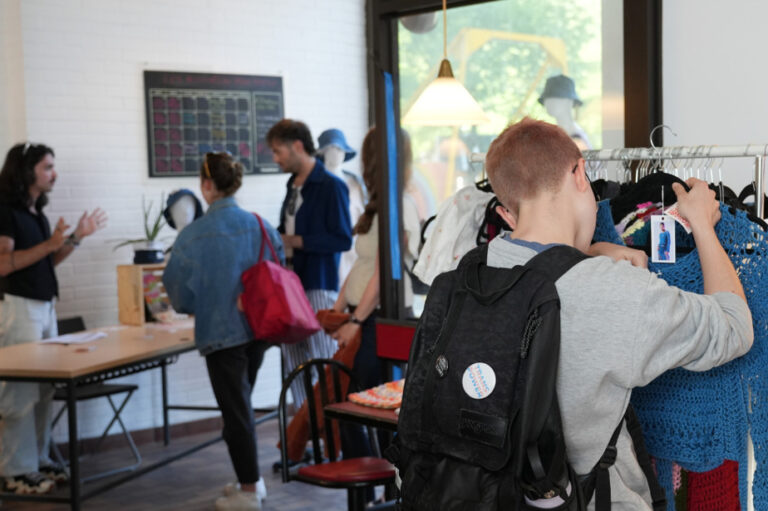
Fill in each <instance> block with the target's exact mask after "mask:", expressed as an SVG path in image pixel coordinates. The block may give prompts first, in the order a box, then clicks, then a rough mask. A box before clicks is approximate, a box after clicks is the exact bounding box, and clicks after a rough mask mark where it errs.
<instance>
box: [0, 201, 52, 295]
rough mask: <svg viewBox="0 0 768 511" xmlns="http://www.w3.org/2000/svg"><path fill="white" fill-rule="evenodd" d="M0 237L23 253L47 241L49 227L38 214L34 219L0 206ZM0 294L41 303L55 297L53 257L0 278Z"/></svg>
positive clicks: (22, 211)
mask: <svg viewBox="0 0 768 511" xmlns="http://www.w3.org/2000/svg"><path fill="white" fill-rule="evenodd" d="M0 236H8V237H10V238H13V249H14V250H25V249H28V248H32V247H33V246H35V245H38V244H40V243H42V242H43V241H45V240H47V239H48V238H50V237H51V226H50V225H49V224H48V219H47V218H46V217H45V215H44V214H43V213H42V212H41V213H39V214H37V215H36V214H34V213H32V212H31V211H30V210H29V209H25V208H20V207H14V206H12V205H10V204H8V203H7V202H0ZM0 293H3V294H5V293H8V294H11V295H15V296H21V297H24V298H31V299H33V300H43V301H50V300H52V299H53V297H54V296H58V294H59V285H58V283H57V282H56V274H55V273H54V271H53V255H52V254H51V255H48V256H46V257H44V258H42V259H41V260H39V261H38V262H36V263H35V264H32V265H30V266H27V267H26V268H22V269H21V270H16V271H14V272H12V273H10V274H9V275H8V276H6V277H0Z"/></svg>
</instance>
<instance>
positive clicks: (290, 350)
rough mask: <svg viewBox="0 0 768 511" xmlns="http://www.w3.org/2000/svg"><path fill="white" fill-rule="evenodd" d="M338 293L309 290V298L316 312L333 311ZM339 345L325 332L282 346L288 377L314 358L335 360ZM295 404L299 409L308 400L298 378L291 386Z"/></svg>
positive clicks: (284, 366) (321, 331)
mask: <svg viewBox="0 0 768 511" xmlns="http://www.w3.org/2000/svg"><path fill="white" fill-rule="evenodd" d="M337 294H338V293H336V292H335V291H328V290H325V289H309V290H307V298H309V303H310V304H311V305H312V308H313V309H314V311H315V312H317V311H319V310H320V309H332V308H333V304H334V303H335V302H336V296H337ZM338 347H339V346H338V344H337V343H336V341H335V340H333V339H331V336H330V335H328V334H326V333H325V332H324V331H323V330H320V331H319V332H317V333H315V334H312V335H311V336H310V337H308V338H307V339H305V340H303V341H301V342H297V343H295V344H281V345H280V348H281V349H282V350H283V369H284V370H285V375H286V376H288V375H289V374H290V372H291V371H293V370H294V369H295V368H296V367H297V366H298V365H299V364H302V363H304V362H306V361H307V360H310V359H313V358H333V354H334V353H336V350H337V349H338ZM291 394H292V395H293V403H294V405H295V406H296V407H297V408H298V407H299V406H301V404H302V403H303V402H304V400H305V399H306V398H307V395H306V392H305V391H304V384H303V383H302V379H301V378H297V379H295V380H294V381H293V383H292V384H291Z"/></svg>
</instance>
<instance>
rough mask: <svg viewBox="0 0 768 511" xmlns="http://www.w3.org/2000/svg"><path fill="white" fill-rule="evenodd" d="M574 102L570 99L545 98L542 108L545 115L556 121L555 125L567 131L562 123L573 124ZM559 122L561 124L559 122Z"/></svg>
mask: <svg viewBox="0 0 768 511" xmlns="http://www.w3.org/2000/svg"><path fill="white" fill-rule="evenodd" d="M573 107H574V101H573V100H572V99H570V98H546V99H545V100H544V108H546V110H547V113H548V114H549V115H551V116H552V117H554V118H555V119H557V124H559V125H560V127H562V128H563V129H565V130H566V131H567V128H566V127H565V126H563V123H569V122H570V123H573ZM561 120H562V121H563V122H561Z"/></svg>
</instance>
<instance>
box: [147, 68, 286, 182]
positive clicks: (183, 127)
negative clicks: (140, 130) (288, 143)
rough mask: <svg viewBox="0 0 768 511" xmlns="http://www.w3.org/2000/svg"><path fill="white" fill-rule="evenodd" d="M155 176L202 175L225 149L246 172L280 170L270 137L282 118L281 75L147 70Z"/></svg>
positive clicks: (151, 166) (151, 170) (149, 136)
mask: <svg viewBox="0 0 768 511" xmlns="http://www.w3.org/2000/svg"><path fill="white" fill-rule="evenodd" d="M144 92H145V101H146V111H147V146H148V149H149V151H148V156H149V176H150V177H176V176H198V175H199V172H200V166H201V164H202V160H203V156H204V155H205V153H208V152H220V151H226V152H228V153H230V154H231V155H232V156H233V157H234V158H235V159H236V160H237V161H239V162H240V163H242V164H243V167H245V173H246V174H263V173H271V172H278V171H279V169H278V168H277V166H276V165H275V164H274V162H273V161H272V152H271V151H270V149H269V147H268V146H267V144H266V141H265V137H266V134H267V131H269V128H270V127H271V126H272V125H273V124H275V123H276V122H277V121H279V120H280V119H282V118H283V79H282V78H281V77H279V76H255V75H223V74H209V73H179V72H170V71H144Z"/></svg>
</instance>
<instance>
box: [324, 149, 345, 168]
mask: <svg viewBox="0 0 768 511" xmlns="http://www.w3.org/2000/svg"><path fill="white" fill-rule="evenodd" d="M318 154H320V155H321V156H322V157H323V163H325V168H326V169H328V170H330V171H331V172H337V171H338V170H340V169H341V164H342V163H344V159H345V157H346V151H344V149H342V148H341V147H339V146H337V145H336V144H332V145H329V146H327V147H325V148H323V150H322V152H320V151H318Z"/></svg>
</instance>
